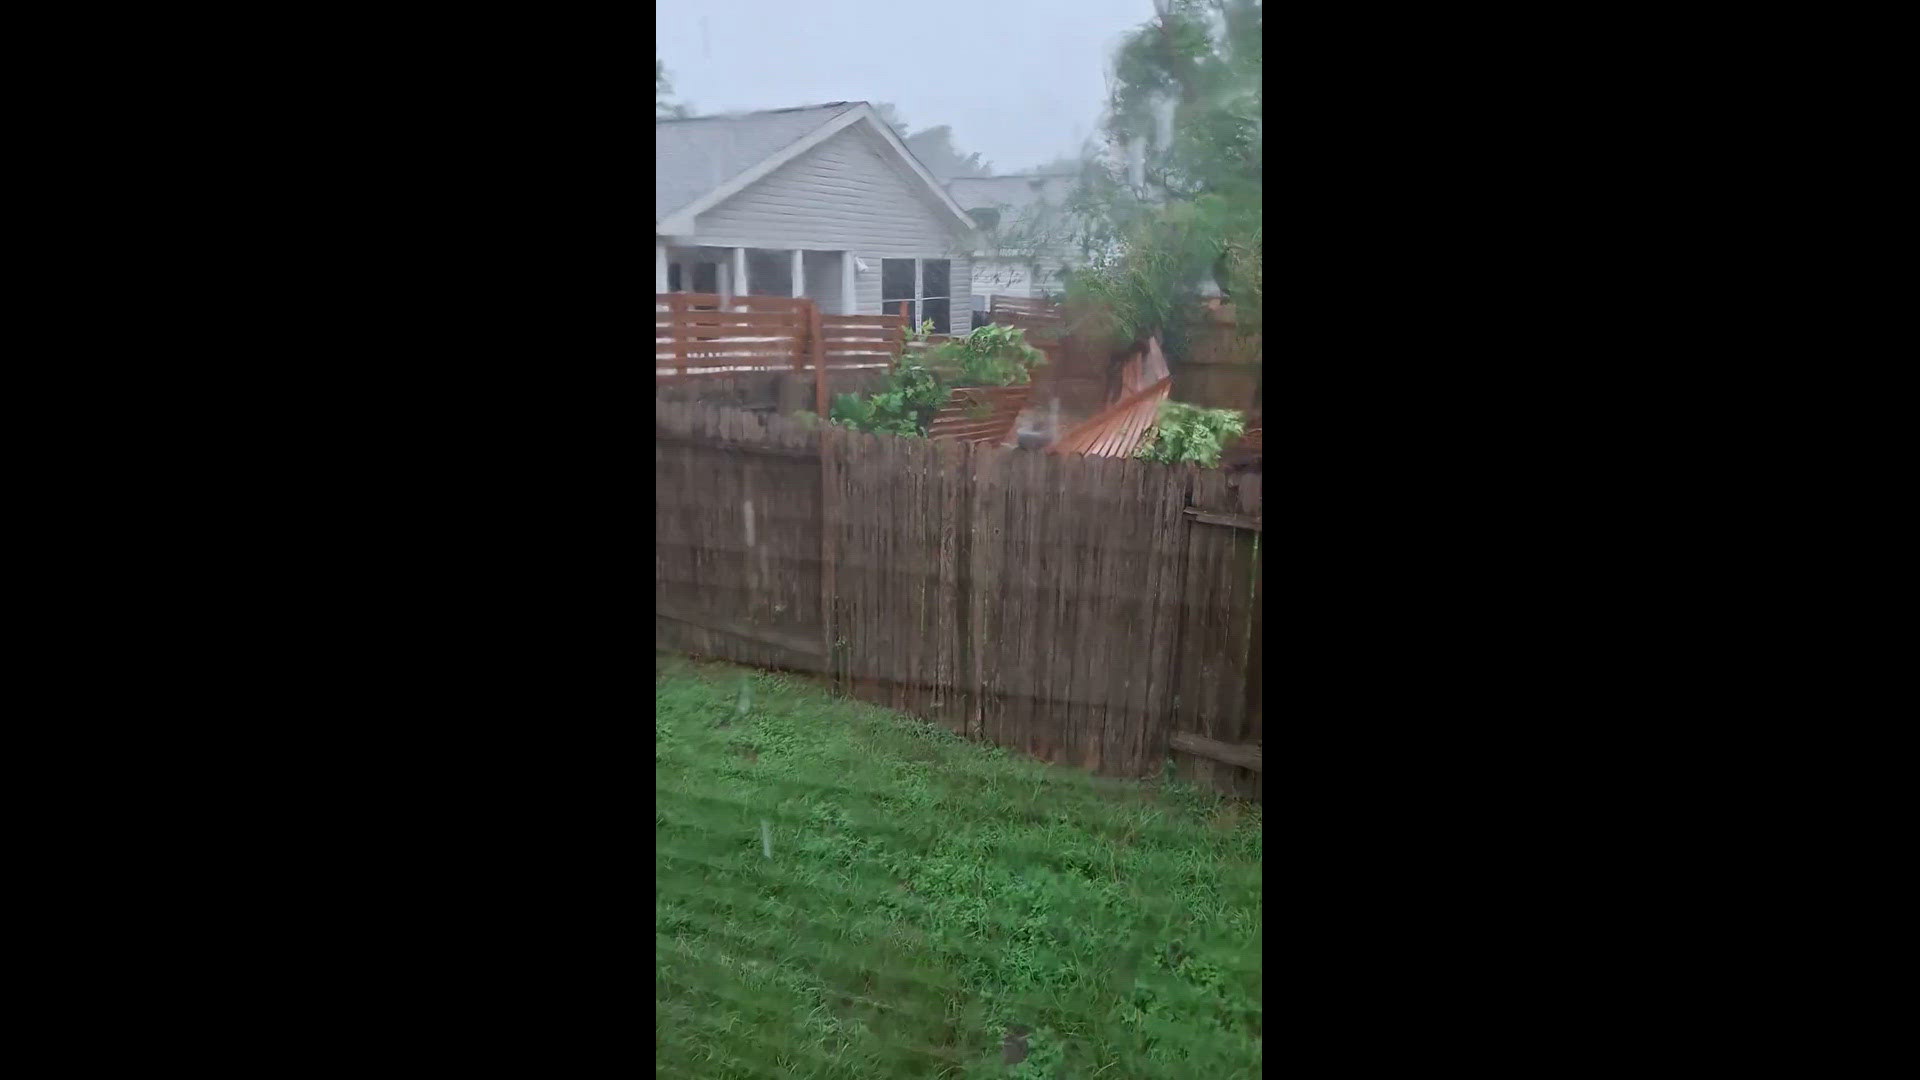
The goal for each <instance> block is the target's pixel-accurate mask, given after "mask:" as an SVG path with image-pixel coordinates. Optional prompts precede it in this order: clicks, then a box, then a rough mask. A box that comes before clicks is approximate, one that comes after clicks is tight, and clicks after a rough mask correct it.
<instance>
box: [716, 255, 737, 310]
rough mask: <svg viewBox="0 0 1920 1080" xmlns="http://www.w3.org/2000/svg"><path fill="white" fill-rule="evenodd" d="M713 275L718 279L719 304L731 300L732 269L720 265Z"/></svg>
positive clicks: (722, 264) (725, 265) (723, 264)
mask: <svg viewBox="0 0 1920 1080" xmlns="http://www.w3.org/2000/svg"><path fill="white" fill-rule="evenodd" d="M715 274H716V276H717V277H719V279H720V302H721V303H722V304H724V303H726V302H727V301H729V300H731V299H733V288H732V285H733V267H731V266H728V265H727V264H726V263H721V264H720V266H719V269H717V270H716V271H715Z"/></svg>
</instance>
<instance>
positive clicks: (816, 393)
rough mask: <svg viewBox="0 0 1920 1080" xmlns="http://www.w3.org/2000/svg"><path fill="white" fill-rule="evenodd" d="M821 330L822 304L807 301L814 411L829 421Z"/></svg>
mask: <svg viewBox="0 0 1920 1080" xmlns="http://www.w3.org/2000/svg"><path fill="white" fill-rule="evenodd" d="M824 337H825V335H824V334H822V333H821V330H820V305H819V304H816V303H814V302H813V301H811V300H809V301H807V341H808V349H809V351H810V352H811V353H812V354H813V411H814V414H815V415H816V416H818V417H819V418H820V422H821V423H823V424H824V423H826V422H827V344H826V341H825V340H823V339H824ZM823 452H824V451H823Z"/></svg>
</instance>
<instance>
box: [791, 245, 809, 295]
mask: <svg viewBox="0 0 1920 1080" xmlns="http://www.w3.org/2000/svg"><path fill="white" fill-rule="evenodd" d="M805 254H806V253H805V252H803V251H801V250H800V249H799V248H794V249H793V273H792V274H790V275H788V276H789V277H791V278H792V279H793V295H795V296H805V295H807V261H806V259H804V258H803V257H802V256H803V255H805Z"/></svg>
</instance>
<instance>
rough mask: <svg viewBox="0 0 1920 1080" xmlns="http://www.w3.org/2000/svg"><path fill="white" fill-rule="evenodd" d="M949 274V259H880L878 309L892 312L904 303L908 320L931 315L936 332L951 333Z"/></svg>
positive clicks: (950, 284) (950, 279) (913, 322)
mask: <svg viewBox="0 0 1920 1080" xmlns="http://www.w3.org/2000/svg"><path fill="white" fill-rule="evenodd" d="M916 263H918V264H919V265H918V266H917V267H916V266H915V264H916ZM952 275H953V261H952V260H950V259H881V260H880V311H881V312H882V313H883V314H887V315H892V314H894V313H895V312H897V311H899V310H900V305H901V304H902V303H905V304H906V305H907V321H908V322H909V323H911V324H912V325H914V326H918V325H920V323H921V322H922V321H924V320H927V319H932V320H933V329H934V332H935V333H940V334H945V333H950V332H951V326H952V315H953V312H952V310H951V309H952V307H953V300H952V297H953V288H952Z"/></svg>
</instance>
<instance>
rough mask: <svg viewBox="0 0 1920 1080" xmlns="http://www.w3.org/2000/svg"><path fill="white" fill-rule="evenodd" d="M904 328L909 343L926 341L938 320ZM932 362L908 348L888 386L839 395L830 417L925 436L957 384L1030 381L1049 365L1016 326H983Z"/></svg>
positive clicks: (868, 427)
mask: <svg viewBox="0 0 1920 1080" xmlns="http://www.w3.org/2000/svg"><path fill="white" fill-rule="evenodd" d="M902 332H903V333H904V334H905V335H906V338H907V340H908V341H915V340H925V339H926V337H927V336H928V335H929V334H931V333H932V332H933V323H932V322H931V321H928V322H924V323H922V324H921V325H920V327H919V329H918V330H917V331H914V330H907V329H904V328H903V331H902ZM932 360H933V363H931V364H930V363H929V362H928V359H927V357H926V356H925V355H924V354H919V353H915V352H913V351H908V352H906V353H905V354H903V355H902V357H901V360H900V366H899V367H897V368H895V369H894V370H893V372H892V373H891V374H890V375H889V376H888V377H887V383H886V386H885V387H884V388H883V389H881V390H878V391H876V392H874V393H872V394H869V395H866V396H865V397H862V396H861V395H859V394H836V395H834V398H833V409H832V412H831V414H830V417H829V418H830V419H831V420H832V421H833V422H834V423H836V424H839V425H841V426H843V427H850V428H854V429H856V430H859V431H874V432H880V433H883V434H887V435H925V434H926V433H927V425H928V423H929V422H931V421H932V419H933V414H934V413H936V412H939V411H940V407H941V406H942V405H945V404H946V403H947V399H948V397H949V396H950V395H951V393H952V390H953V388H954V387H955V386H1010V385H1012V384H1014V383H1022V382H1026V381H1027V380H1028V379H1029V378H1030V376H1029V375H1028V370H1029V369H1030V368H1031V367H1033V366H1034V365H1036V364H1040V363H1044V362H1045V360H1046V355H1045V354H1044V353H1042V352H1041V351H1040V350H1038V349H1036V348H1034V347H1032V346H1031V345H1028V344H1027V342H1026V337H1025V335H1024V334H1023V333H1022V332H1021V331H1019V330H1017V329H1015V328H1013V327H1011V326H983V327H981V328H980V329H978V330H975V331H974V332H973V333H971V334H968V335H967V336H966V337H964V338H961V339H959V340H957V341H951V342H948V343H946V344H944V345H941V346H940V347H939V348H937V349H935V350H933V352H932ZM934 364H938V365H940V367H939V368H936V367H935V366H934ZM942 369H951V370H952V372H953V374H952V375H947V374H944V373H943V370H942Z"/></svg>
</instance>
